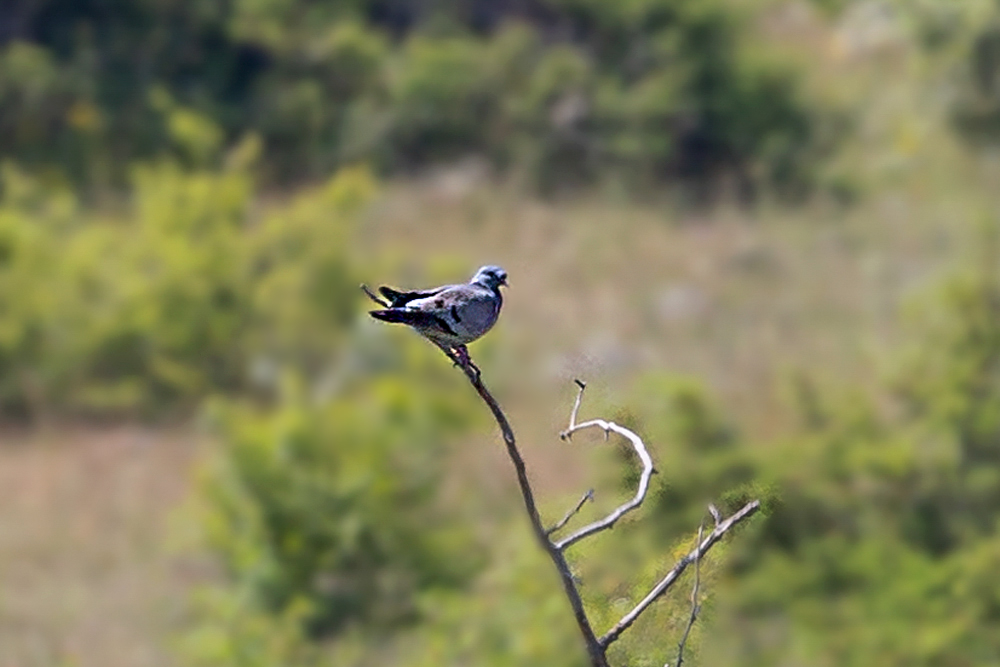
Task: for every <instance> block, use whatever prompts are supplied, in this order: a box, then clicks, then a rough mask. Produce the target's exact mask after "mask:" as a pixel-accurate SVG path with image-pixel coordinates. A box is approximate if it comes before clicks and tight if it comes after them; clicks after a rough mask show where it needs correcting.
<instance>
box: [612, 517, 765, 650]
mask: <svg viewBox="0 0 1000 667" xmlns="http://www.w3.org/2000/svg"><path fill="white" fill-rule="evenodd" d="M759 509H760V501H758V500H754V501H752V502H749V503H747V504H746V505H744V506H743V508H742V509H740V511H739V512H737V513H736V514H734V515H732V516H731V517H729V518H728V519H726V520H725V521H723V522H721V523H719V524H718V525H717V526H716V527H715V530H713V531H712V532H711V533H709V535H708V537H706V538H705V540H704V541H703V542H701V543H700V544H699V545H698V546H696V547H695V548H694V550H693V551H692V552H691V553H689V554H688V555H686V556H684V558H682V559H681V560H680V562H679V563H677V565H675V566H674V567H673V569H672V570H670V572H668V573H667V575H666V576H665V577H663V579H661V580H660V582H659V583H658V584H656V586H654V587H653V590H651V591H650V592H649V594H648V595H647V596H646V597H644V598H643V599H642V601H640V602H639V604H637V605H636V606H635V607H634V608H633V609H632V611H630V612H628V613H627V614H625V615H624V616H622V618H621V620H620V621H618V622H617V623H616V624H615V626H614V627H613V628H611V629H610V630H608V631H607V633H605V634H604V636H603V637H601V639H600V640H599V641H600V644H601V646H603V647H604V648H607V647H608V646H610V645H611V644H612V643H613V642H614V641H615V640H616V639H618V637H620V636H621V634H622V633H623V632H625V630H627V629H628V628H629V627H630V626H631V625H632V624H633V623H635V621H636V619H637V618H639V616H640V614H642V612H644V611H645V610H646V608H647V607H649V605H651V604H652V603H653V602H655V601H656V600H657V598H659V597H660V596H661V595H663V594H664V593H666V592H667V590H669V589H670V587H671V586H673V585H674V583H675V582H676V581H677V578H678V577H680V576H681V574H683V572H684V570H686V569H687V567H688V565H690V564H691V563H692V562H694V561H695V559H698V558H701V557H702V556H703V555H704V554H706V553H708V550H709V549H711V548H712V547H713V546H714V545H715V543H716V542H718V541H719V540H720V539H722V537H723V536H724V535H725V534H726V533H727V532H729V530H730V529H731V528H732V527H733V526H735V525H737V524H738V523H740V522H741V521H743V520H744V519H746V518H748V517H751V516H753V515H754V514H755V513H756V512H757V510H759Z"/></svg>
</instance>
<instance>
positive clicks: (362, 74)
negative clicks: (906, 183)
mask: <svg viewBox="0 0 1000 667" xmlns="http://www.w3.org/2000/svg"><path fill="white" fill-rule="evenodd" d="M754 17H755V14H754V11H753V10H752V9H750V8H749V7H748V6H745V3H740V2H735V1H729V0H712V1H711V2H705V1H704V0H700V1H697V2H696V1H693V0H641V1H639V2H627V3H604V2H589V1H578V0H530V1H528V2H523V3H489V2H481V1H479V0H464V1H463V2H447V3H446V2H432V3H422V2H416V1H413V0H393V1H389V2H386V1H385V0H355V1H352V2H337V3H313V2H307V1H305V0H296V1H280V2H259V1H257V0H236V1H235V2H221V1H219V0H175V1H172V2H158V3H148V2H126V1H124V0H117V1H114V2H110V3H109V2H91V1H88V2H79V1H77V0H32V1H25V2H19V3H14V4H13V5H9V6H7V5H5V7H4V8H3V9H0V23H3V24H4V25H6V26H7V29H6V31H5V32H4V33H3V34H0V153H2V154H3V155H6V156H8V157H13V158H14V159H16V160H17V161H19V162H20V163H22V164H23V165H25V166H26V167H28V168H30V169H32V170H41V171H47V170H56V171H58V172H61V173H63V174H64V175H66V176H69V177H70V178H72V179H73V180H74V181H76V182H79V183H84V184H88V185H97V186H107V185H114V184H118V183H121V182H122V181H123V180H127V177H128V173H127V170H123V169H122V166H123V165H128V164H130V163H131V162H132V161H134V160H135V159H150V158H153V157H158V156H161V155H164V154H172V155H173V156H174V157H176V158H178V159H182V160H184V161H187V162H191V163H204V162H205V161H206V160H207V159H208V157H209V156H211V155H213V154H216V153H215V151H213V149H214V148H215V147H217V146H218V145H225V146H230V145H233V144H235V143H236V142H238V141H239V140H240V139H241V138H242V137H245V136H247V135H249V134H255V135H257V136H259V137H260V138H261V140H262V145H263V150H264V155H265V156H266V162H265V164H266V165H267V170H266V171H267V174H266V175H267V177H268V178H269V179H272V180H273V179H277V180H278V181H288V180H290V179H299V178H302V177H322V176H324V175H325V174H328V173H330V172H331V171H332V170H334V169H336V168H337V167H339V166H342V165H344V164H345V163H353V162H355V161H357V160H360V159H364V160H367V161H370V162H372V163H373V164H376V165H378V166H379V167H380V168H381V169H384V170H391V171H400V170H409V169H412V168H415V167H419V166H422V165H426V164H429V163H435V162H439V161H442V160H451V159H454V158H457V157H463V156H465V155H468V154H478V155H482V156H485V157H486V158H488V159H489V160H490V161H491V162H492V163H493V164H495V165H496V166H498V167H501V168H503V167H509V166H514V167H518V168H519V170H520V171H521V172H523V173H525V174H527V175H529V177H530V179H531V181H532V182H534V183H535V184H537V185H539V186H541V187H543V188H553V187H559V186H564V185H567V184H579V183H585V182H591V181H593V180H594V179H596V178H599V177H602V176H605V175H607V174H609V173H614V174H618V175H619V176H621V177H622V178H623V181H624V182H627V183H632V184H635V185H641V184H646V185H653V184H657V183H661V182H662V181H663V179H664V178H667V177H671V178H685V179H689V180H690V181H691V182H692V183H701V184H703V185H706V186H710V185H711V184H713V183H715V182H716V181H717V180H718V179H719V178H721V177H727V178H731V179H733V178H734V179H736V181H737V182H738V183H739V184H740V186H741V188H743V190H744V191H746V192H750V191H751V190H752V189H754V188H756V187H758V186H762V185H774V186H777V187H778V188H779V189H780V190H782V191H784V192H786V193H788V194H795V193H801V191H802V189H803V188H804V187H806V186H808V185H809V184H810V183H811V182H812V180H813V176H814V173H813V171H814V169H815V168H816V167H817V165H818V162H817V160H818V158H820V157H821V156H822V154H823V152H824V151H825V150H827V149H828V148H829V147H830V139H831V138H832V135H830V133H829V132H828V131H827V130H826V129H824V128H827V127H828V125H829V123H828V120H829V119H828V118H827V115H828V114H827V112H826V111H825V110H822V109H821V108H820V105H819V104H818V103H814V102H810V101H809V100H808V99H807V96H806V95H805V94H804V93H803V91H802V90H801V87H800V86H799V82H798V81H799V78H798V74H797V73H796V72H795V71H794V69H793V68H791V67H790V66H789V65H788V64H787V63H782V62H779V61H778V60H776V59H773V58H772V59H768V58H766V57H763V53H764V52H765V51H766V49H764V48H763V47H764V46H765V40H764V39H763V38H762V37H761V36H759V35H758V34H757V32H756V30H755V29H754V25H755V21H754Z"/></svg>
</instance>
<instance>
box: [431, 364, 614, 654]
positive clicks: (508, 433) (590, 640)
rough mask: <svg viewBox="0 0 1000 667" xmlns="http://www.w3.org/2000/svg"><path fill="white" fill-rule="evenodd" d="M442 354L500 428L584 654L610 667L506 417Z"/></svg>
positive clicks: (471, 372)
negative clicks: (552, 536)
mask: <svg viewBox="0 0 1000 667" xmlns="http://www.w3.org/2000/svg"><path fill="white" fill-rule="evenodd" d="M439 347H442V346H439ZM442 350H443V351H444V353H445V354H446V355H447V356H448V358H449V359H451V360H452V361H454V362H455V363H457V364H458V365H459V368H461V369H462V371H463V372H464V373H465V377H467V378H468V379H469V382H470V383H471V384H472V388H473V389H475V390H476V393H478V394H479V397H480V398H481V399H483V402H484V403H485V404H486V407H488V408H489V409H490V412H492V413H493V418H494V419H495V420H496V422H497V425H498V426H499V427H500V432H501V434H502V435H503V440H504V444H505V445H506V446H507V455H508V456H509V457H510V460H511V462H512V463H513V464H514V470H515V472H516V473H517V484H518V487H519V488H520V490H521V497H522V498H523V499H524V508H525V510H526V511H527V513H528V519H529V520H530V522H531V528H532V531H533V532H534V534H535V539H536V540H537V541H538V544H539V545H540V546H541V547H542V549H544V550H545V553H547V554H548V556H549V558H550V559H551V560H552V563H553V565H555V568H556V570H557V571H558V572H559V578H560V580H561V581H562V585H563V591H564V592H565V593H566V597H567V599H568V600H569V603H570V607H572V609H573V616H574V618H576V624H577V626H578V627H579V628H580V633H581V634H582V635H583V640H584V643H585V644H586V646H587V654H588V655H589V657H590V664H591V667H610V665H609V664H608V659H607V656H606V655H605V648H604V646H602V645H601V643H600V642H599V641H598V639H597V636H596V635H595V634H594V629H593V627H591V625H590V620H589V619H588V618H587V613H586V611H585V610H584V608H583V600H582V599H581V597H580V591H579V590H578V589H577V585H576V580H575V579H574V577H573V573H572V571H571V570H570V568H569V563H567V562H566V557H565V556H564V555H563V552H562V551H561V550H560V549H558V548H557V547H556V546H555V545H554V544H553V543H552V542H551V540H549V538H548V535H547V534H546V531H545V526H544V525H543V524H542V519H541V517H540V516H539V514H538V507H537V506H536V505H535V496H534V493H533V492H532V490H531V483H530V482H529V481H528V471H527V468H526V467H525V465H524V459H523V458H521V452H520V451H518V449H517V443H516V440H515V438H514V430H513V429H512V428H511V427H510V423H509V422H508V421H507V417H506V415H504V413H503V410H501V409H500V406H499V404H498V403H497V402H496V399H494V398H493V396H492V394H490V392H489V390H487V389H486V386H485V385H483V383H482V379H481V378H480V374H479V373H478V372H477V371H476V369H475V367H474V366H472V365H471V364H466V363H462V361H461V360H460V359H458V357H457V355H455V354H454V353H453V352H452V351H451V350H448V349H445V348H444V347H442Z"/></svg>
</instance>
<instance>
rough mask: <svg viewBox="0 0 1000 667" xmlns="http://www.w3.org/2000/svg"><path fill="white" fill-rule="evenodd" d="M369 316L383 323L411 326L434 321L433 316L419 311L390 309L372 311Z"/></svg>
mask: <svg viewBox="0 0 1000 667" xmlns="http://www.w3.org/2000/svg"><path fill="white" fill-rule="evenodd" d="M368 314H369V315H371V316H372V317H374V318H375V319H376V320H382V321H383V322H395V323H399V324H409V325H410V326H420V325H421V324H423V325H426V324H428V323H429V322H430V320H432V319H433V315H429V314H427V313H424V312H421V311H419V310H403V309H402V308H388V309H386V310H372V311H369V312H368Z"/></svg>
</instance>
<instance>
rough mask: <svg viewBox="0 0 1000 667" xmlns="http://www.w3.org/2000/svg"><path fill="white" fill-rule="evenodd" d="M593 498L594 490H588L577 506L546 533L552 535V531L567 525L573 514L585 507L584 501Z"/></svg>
mask: <svg viewBox="0 0 1000 667" xmlns="http://www.w3.org/2000/svg"><path fill="white" fill-rule="evenodd" d="M593 499H594V490H593V489H590V490H589V491H587V492H586V493H585V494H583V495H582V496H581V497H580V502H578V503H577V504H576V506H575V507H573V509H571V510H570V511H568V512H566V516H564V517H563V518H561V519H559V522H558V523H556V525H554V526H552V527H551V528H549V529H548V530H546V531H545V534H546V535H551V534H552V533H554V532H556V531H557V530H559V529H560V528H562V527H563V526H565V525H566V524H567V523H569V520H570V519H572V518H573V516H574V515H575V514H576V513H577V512H579V511H580V508H581V507H583V504H584V503H586V502H587V501H588V500H593Z"/></svg>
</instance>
